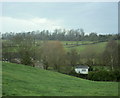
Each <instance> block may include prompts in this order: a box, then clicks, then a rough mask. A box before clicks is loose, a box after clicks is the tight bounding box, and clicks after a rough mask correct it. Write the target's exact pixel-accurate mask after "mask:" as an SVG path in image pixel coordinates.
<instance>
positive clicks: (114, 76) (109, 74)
mask: <svg viewBox="0 0 120 98" xmlns="http://www.w3.org/2000/svg"><path fill="white" fill-rule="evenodd" d="M87 78H88V79H89V80H94V81H120V71H119V70H114V71H105V70H102V71H95V72H89V74H88V77H87Z"/></svg>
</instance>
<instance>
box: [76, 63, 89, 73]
mask: <svg viewBox="0 0 120 98" xmlns="http://www.w3.org/2000/svg"><path fill="white" fill-rule="evenodd" d="M88 69H89V67H88V66H83V65H80V66H77V67H76V68H75V72H76V73H79V74H88Z"/></svg>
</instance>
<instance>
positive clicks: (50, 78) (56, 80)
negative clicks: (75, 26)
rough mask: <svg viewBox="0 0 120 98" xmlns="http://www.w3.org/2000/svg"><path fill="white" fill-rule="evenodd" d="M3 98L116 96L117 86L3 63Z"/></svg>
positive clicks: (116, 84)
mask: <svg viewBox="0 0 120 98" xmlns="http://www.w3.org/2000/svg"><path fill="white" fill-rule="evenodd" d="M2 66H3V72H2V75H3V82H2V85H3V95H4V96H117V95H118V83H117V82H95V81H90V80H85V79H81V78H77V77H72V76H68V75H64V74H60V73H58V72H51V71H47V70H43V69H37V68H33V67H29V66H24V65H19V64H13V63H5V62H3V64H2Z"/></svg>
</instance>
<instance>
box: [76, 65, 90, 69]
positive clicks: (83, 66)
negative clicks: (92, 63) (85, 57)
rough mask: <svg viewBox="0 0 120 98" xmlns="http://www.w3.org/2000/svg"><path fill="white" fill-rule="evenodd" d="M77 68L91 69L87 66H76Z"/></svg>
mask: <svg viewBox="0 0 120 98" xmlns="http://www.w3.org/2000/svg"><path fill="white" fill-rule="evenodd" d="M75 68H89V67H88V66H85V65H79V66H76V67H75Z"/></svg>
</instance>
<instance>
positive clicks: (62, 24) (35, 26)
mask: <svg viewBox="0 0 120 98" xmlns="http://www.w3.org/2000/svg"><path fill="white" fill-rule="evenodd" d="M0 8H2V14H0V20H1V21H2V28H0V32H2V33H5V32H24V31H26V32H27V31H36V30H40V31H41V30H44V29H46V30H50V31H53V30H54V29H59V28H61V29H64V28H65V29H80V28H82V29H84V31H85V32H86V33H91V32H96V33H98V34H113V33H114V34H115V33H118V3H117V2H2V3H0Z"/></svg>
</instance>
